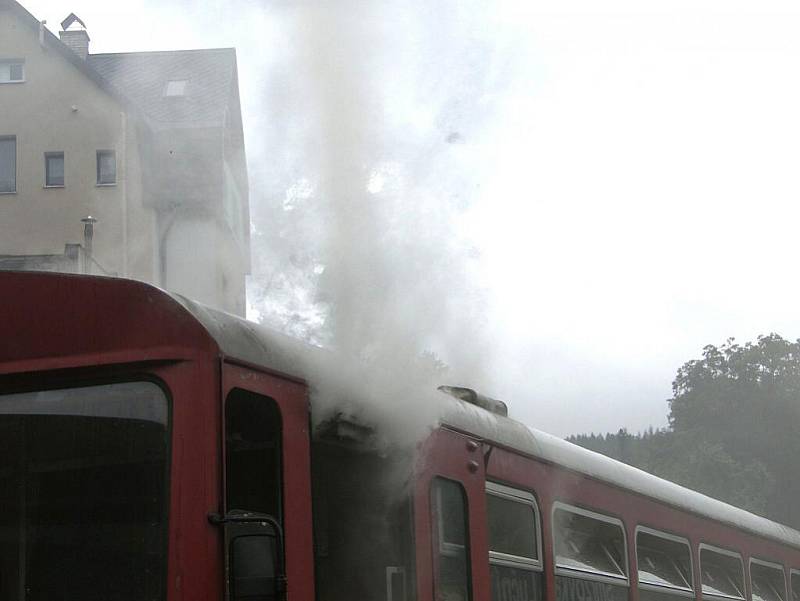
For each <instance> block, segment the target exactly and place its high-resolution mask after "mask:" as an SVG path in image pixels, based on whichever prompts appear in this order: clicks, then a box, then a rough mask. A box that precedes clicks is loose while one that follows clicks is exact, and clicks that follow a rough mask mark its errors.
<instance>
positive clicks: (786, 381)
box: [572, 334, 800, 527]
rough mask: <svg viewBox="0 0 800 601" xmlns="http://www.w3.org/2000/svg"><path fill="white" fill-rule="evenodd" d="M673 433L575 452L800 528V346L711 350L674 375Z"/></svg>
mask: <svg viewBox="0 0 800 601" xmlns="http://www.w3.org/2000/svg"><path fill="white" fill-rule="evenodd" d="M672 391H673V395H672V398H671V399H669V401H668V403H669V424H670V426H669V428H668V429H665V430H655V431H653V430H650V431H649V432H646V433H643V434H638V435H636V436H632V435H631V434H629V433H628V432H627V431H626V430H625V429H621V430H620V431H619V432H617V433H616V434H607V435H606V436H605V437H603V436H599V437H595V436H594V435H592V437H591V438H589V437H587V436H579V437H572V440H573V441H574V442H576V443H577V444H580V445H582V446H585V447H587V448H590V449H592V450H595V451H598V452H601V453H604V454H606V455H608V456H610V457H614V458H615V459H619V460H620V461H624V462H626V463H629V464H631V465H634V466H636V467H639V468H641V469H644V470H646V471H649V472H651V473H653V474H656V475H657V476H660V477H662V478H666V479H668V480H672V481H673V482H676V483H678V484H681V485H683V486H687V487H688V488H692V489H694V490H697V491H700V492H702V493H705V494H707V495H709V496H712V497H715V498H717V499H721V500H723V501H726V502H728V503H731V504H732V505H736V506H738V507H742V508H744V509H747V510H749V511H753V512H755V513H759V514H761V515H765V516H767V517H770V518H772V519H774V520H776V521H779V522H783V523H786V524H789V525H793V526H795V527H799V526H800V504H798V503H797V499H798V498H800V479H798V478H797V465H796V462H797V457H800V437H798V436H797V430H798V426H800V341H796V342H790V341H787V340H785V339H783V338H782V337H781V336H779V335H777V334H769V335H767V336H760V337H759V338H758V339H757V340H756V341H755V342H748V343H746V344H744V345H739V344H736V342H735V341H734V340H733V339H729V340H727V341H726V342H725V344H723V345H722V346H720V347H717V346H713V345H709V346H706V347H705V348H704V349H703V356H702V358H701V359H696V360H692V361H688V362H686V363H685V364H684V365H683V366H682V367H681V368H680V369H679V370H678V373H677V376H676V377H675V380H674V382H673V385H672Z"/></svg>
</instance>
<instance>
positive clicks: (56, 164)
mask: <svg viewBox="0 0 800 601" xmlns="http://www.w3.org/2000/svg"><path fill="white" fill-rule="evenodd" d="M44 172H45V176H44V177H45V182H44V183H45V186H63V185H64V153H63V152H46V153H45V155H44Z"/></svg>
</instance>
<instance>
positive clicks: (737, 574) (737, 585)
mask: <svg viewBox="0 0 800 601" xmlns="http://www.w3.org/2000/svg"><path fill="white" fill-rule="evenodd" d="M700 575H701V577H702V585H703V597H724V598H727V599H744V598H745V596H744V569H743V567H742V558H741V556H740V555H739V554H738V553H734V552H733V551H726V550H725V549H719V548H717V547H712V546H710V545H700Z"/></svg>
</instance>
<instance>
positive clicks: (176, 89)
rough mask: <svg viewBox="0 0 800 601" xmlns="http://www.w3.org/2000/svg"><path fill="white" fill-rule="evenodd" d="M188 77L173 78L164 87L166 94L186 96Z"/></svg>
mask: <svg viewBox="0 0 800 601" xmlns="http://www.w3.org/2000/svg"><path fill="white" fill-rule="evenodd" d="M187 83H189V80H188V79H171V80H169V81H168V82H167V85H166V86H165V87H164V96H185V95H186V84H187Z"/></svg>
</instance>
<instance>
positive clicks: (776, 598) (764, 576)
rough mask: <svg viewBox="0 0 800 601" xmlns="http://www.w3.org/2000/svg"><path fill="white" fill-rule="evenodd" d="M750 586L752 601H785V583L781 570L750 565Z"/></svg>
mask: <svg viewBox="0 0 800 601" xmlns="http://www.w3.org/2000/svg"><path fill="white" fill-rule="evenodd" d="M750 584H751V586H752V589H753V601H785V600H786V581H785V580H784V576H783V570H782V569H781V568H777V567H772V566H765V565H763V564H760V563H752V564H750Z"/></svg>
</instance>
